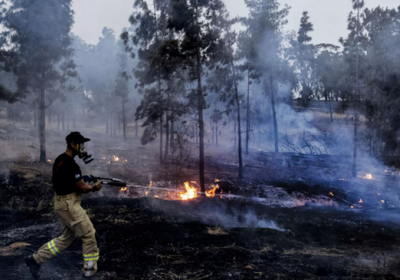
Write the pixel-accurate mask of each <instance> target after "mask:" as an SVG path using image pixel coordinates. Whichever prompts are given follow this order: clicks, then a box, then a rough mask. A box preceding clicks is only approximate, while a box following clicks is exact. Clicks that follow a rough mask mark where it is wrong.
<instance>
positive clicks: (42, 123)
mask: <svg viewBox="0 0 400 280" xmlns="http://www.w3.org/2000/svg"><path fill="white" fill-rule="evenodd" d="M44 81H45V74H44V71H43V70H42V83H43V85H42V87H41V89H40V101H39V137H40V162H46V103H45V85H44Z"/></svg>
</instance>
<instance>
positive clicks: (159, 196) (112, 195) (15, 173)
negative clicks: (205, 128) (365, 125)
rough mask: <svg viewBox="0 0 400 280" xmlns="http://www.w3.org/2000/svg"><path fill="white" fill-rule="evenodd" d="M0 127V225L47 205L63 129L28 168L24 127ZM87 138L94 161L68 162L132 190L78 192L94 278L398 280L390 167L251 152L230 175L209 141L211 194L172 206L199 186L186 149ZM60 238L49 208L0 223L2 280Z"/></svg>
mask: <svg viewBox="0 0 400 280" xmlns="http://www.w3.org/2000/svg"><path fill="white" fill-rule="evenodd" d="M4 130H9V132H10V133H8V134H5V133H3V134H1V133H0V142H1V143H2V144H3V145H2V147H3V149H4V150H6V147H9V149H12V150H13V152H14V153H13V154H12V155H9V154H7V157H5V158H4V160H3V161H2V162H1V163H0V170H1V172H0V198H1V200H2V202H3V203H2V204H1V206H0V228H3V227H4V226H6V225H9V224H10V223H12V222H14V221H16V220H18V219H20V218H22V217H25V216H27V215H30V214H32V213H34V212H35V211H38V210H40V209H43V208H44V207H46V206H48V205H49V203H50V201H51V198H52V191H51V183H50V177H51V166H52V163H51V162H50V161H53V160H54V158H55V157H56V156H57V155H58V154H59V153H61V152H63V149H64V143H63V141H62V140H63V138H62V135H63V132H57V131H51V132H50V137H49V143H48V145H49V149H48V155H49V156H48V157H49V162H47V163H38V162H37V161H36V160H35V155H36V152H37V147H36V146H37V145H36V144H34V142H33V140H34V136H32V135H30V133H31V132H30V131H29V130H26V131H25V130H15V128H12V127H6V128H4ZM64 134H65V133H64ZM64 137H65V136H64ZM58 138H61V139H62V140H61V141H60V140H58ZM91 138H92V139H93V141H92V142H93V145H92V146H90V148H91V150H92V151H93V154H94V155H95V159H96V160H95V162H93V163H91V164H90V165H87V166H84V164H83V163H82V164H81V162H80V161H78V160H77V161H78V163H79V164H80V165H81V167H82V170H83V173H85V174H93V175H97V176H104V177H107V176H112V177H116V178H121V179H123V180H125V181H127V182H128V184H129V185H130V186H131V187H130V188H128V190H127V191H121V190H120V189H119V188H110V187H108V188H107V187H103V190H102V191H101V192H99V193H95V194H88V195H85V196H84V197H85V198H84V200H83V202H82V204H83V207H84V208H85V209H87V212H88V214H89V216H90V217H91V220H92V222H93V224H94V226H95V228H96V231H97V238H98V243H99V248H100V255H101V257H100V260H99V273H98V275H97V276H96V278H95V279H198V280H200V279H400V250H399V248H400V240H399V238H398V235H399V230H400V222H399V221H400V208H399V206H398V205H397V200H396V199H394V196H395V195H394V194H397V192H398V190H397V188H398V182H399V178H398V177H400V176H398V174H395V175H393V174H392V175H390V176H389V175H387V174H384V175H382V176H383V177H382V178H380V181H379V182H378V181H377V180H367V179H363V178H361V177H359V178H355V179H351V178H350V174H349V168H348V167H347V166H346V165H343V161H340V162H339V161H337V160H336V159H335V158H334V157H306V156H298V155H274V154H268V153H253V154H251V155H250V156H247V157H245V159H244V160H245V168H244V174H245V179H244V180H238V179H237V161H236V157H235V151H234V150H232V149H230V148H224V147H219V148H217V149H214V148H213V147H212V146H211V145H209V146H207V147H206V151H207V157H206V187H207V188H208V189H209V188H211V186H212V184H215V183H216V179H218V180H219V187H220V188H219V191H220V190H222V193H220V192H218V193H217V195H216V196H215V197H213V198H207V197H198V198H196V199H193V200H189V201H182V200H179V193H180V192H179V190H183V183H184V182H185V181H189V182H191V181H197V182H198V176H197V174H198V171H197V165H196V164H197V163H196V160H193V158H195V157H194V155H192V159H190V160H187V161H185V162H184V163H182V162H177V161H175V160H174V158H171V161H170V162H169V164H166V165H160V164H159V162H158V153H157V152H158V148H157V145H156V144H154V146H146V147H142V146H141V145H140V144H139V142H138V140H137V139H129V141H128V142H127V143H125V142H123V141H121V140H115V139H113V138H112V137H106V136H104V135H100V134H95V133H93V134H92V135H91ZM7 145H8V146H7ZM193 146H194V147H193V148H194V150H195V148H196V145H195V144H193ZM150 184H151V186H152V188H153V189H152V188H146V187H148V186H149V185H150ZM192 185H194V186H195V185H196V184H195V183H192ZM162 189H166V190H165V191H164V190H162ZM175 190H177V191H178V192H175ZM361 190H362V191H361ZM361 196H362V202H360V198H361ZM382 201H384V202H382ZM59 233H60V226H59V224H58V221H57V218H56V217H55V215H54V214H53V213H52V211H44V212H43V213H41V214H37V215H35V216H33V217H31V218H29V219H26V220H23V221H21V222H20V223H18V224H15V225H13V226H11V227H9V228H7V229H4V230H0V277H1V279H5V280H8V279H10V280H11V279H33V278H31V276H30V274H29V270H28V268H27V267H26V266H25V264H24V261H23V258H24V256H26V255H29V254H31V253H33V252H34V251H35V250H37V249H38V248H39V247H40V246H41V245H42V244H44V243H45V242H47V241H49V240H50V239H52V238H54V237H56V236H58V235H59ZM81 256H82V251H81V241H80V240H79V239H77V240H76V241H75V242H74V243H73V245H72V246H71V247H70V248H68V249H67V250H66V251H64V252H63V253H62V254H61V255H59V256H57V257H55V258H53V259H52V260H51V261H49V262H48V263H46V264H45V265H43V267H42V268H41V279H79V278H80V277H81V270H80V269H81V265H82V257H81Z"/></svg>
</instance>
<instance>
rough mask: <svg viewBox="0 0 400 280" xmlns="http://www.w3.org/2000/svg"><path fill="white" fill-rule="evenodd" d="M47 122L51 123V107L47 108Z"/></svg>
mask: <svg viewBox="0 0 400 280" xmlns="http://www.w3.org/2000/svg"><path fill="white" fill-rule="evenodd" d="M47 122H48V123H49V125H50V124H51V109H50V108H49V110H47Z"/></svg>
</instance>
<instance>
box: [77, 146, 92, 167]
mask: <svg viewBox="0 0 400 280" xmlns="http://www.w3.org/2000/svg"><path fill="white" fill-rule="evenodd" d="M77 148H78V157H79V158H81V159H82V160H83V162H84V163H85V164H88V163H90V162H92V161H93V157H92V155H89V154H88V153H87V144H86V143H80V144H78V147H77Z"/></svg>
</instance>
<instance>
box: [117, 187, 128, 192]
mask: <svg viewBox="0 0 400 280" xmlns="http://www.w3.org/2000/svg"><path fill="white" fill-rule="evenodd" d="M127 190H128V188H126V187H125V188H121V189H120V190H119V191H120V192H126V191H127Z"/></svg>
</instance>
